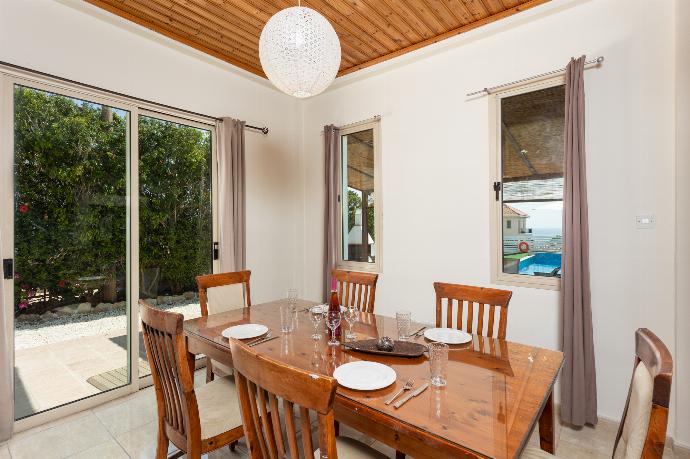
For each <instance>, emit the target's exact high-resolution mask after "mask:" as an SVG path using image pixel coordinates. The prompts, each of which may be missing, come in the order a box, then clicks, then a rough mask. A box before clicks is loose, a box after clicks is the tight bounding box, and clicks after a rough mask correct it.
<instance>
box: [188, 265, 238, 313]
mask: <svg viewBox="0 0 690 459" xmlns="http://www.w3.org/2000/svg"><path fill="white" fill-rule="evenodd" d="M251 275H252V272H251V271H237V272H231V273H219V274H207V275H204V276H197V278H196V284H197V286H198V287H199V304H200V305H201V315H203V316H207V315H208V289H210V288H214V287H224V286H226V285H234V284H242V286H243V288H244V303H245V305H246V306H247V307H249V306H251V305H252V301H251V292H250V289H249V278H250V277H251Z"/></svg>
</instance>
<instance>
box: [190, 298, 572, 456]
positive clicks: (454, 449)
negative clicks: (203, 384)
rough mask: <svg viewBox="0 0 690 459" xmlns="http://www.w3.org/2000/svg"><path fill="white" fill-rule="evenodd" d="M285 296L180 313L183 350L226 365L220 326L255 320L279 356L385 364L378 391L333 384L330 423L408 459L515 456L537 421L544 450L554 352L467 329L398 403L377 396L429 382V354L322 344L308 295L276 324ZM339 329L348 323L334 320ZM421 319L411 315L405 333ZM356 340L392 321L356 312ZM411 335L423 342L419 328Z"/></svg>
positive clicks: (379, 332) (388, 329)
mask: <svg viewBox="0 0 690 459" xmlns="http://www.w3.org/2000/svg"><path fill="white" fill-rule="evenodd" d="M284 301H287V300H280V301H273V302H269V303H264V304H259V305H254V306H251V307H249V308H243V309H236V310H233V311H228V312H223V313H219V314H213V315H209V316H206V317H200V318H197V319H190V320H186V321H185V323H184V333H185V337H186V340H187V349H188V352H190V353H191V354H205V355H207V356H209V357H211V358H212V359H214V360H218V361H220V362H222V363H224V364H226V365H229V366H232V355H231V353H230V346H229V342H228V340H227V338H224V337H223V336H222V331H223V330H224V329H226V328H228V327H230V326H232V325H238V324H243V323H259V324H264V325H266V326H268V328H269V330H270V332H271V333H272V334H274V335H277V336H279V338H277V339H273V340H271V341H267V342H265V343H262V344H259V345H257V346H255V347H254V349H255V350H256V351H258V352H261V353H263V354H265V355H268V356H270V357H272V358H274V359H278V360H280V361H282V362H285V363H287V364H290V365H293V366H296V367H299V368H302V369H306V370H309V371H313V372H316V373H319V374H326V375H332V373H333V371H334V370H335V369H336V368H337V367H338V366H340V365H342V364H344V363H347V362H354V361H358V360H368V361H374V362H380V363H383V364H385V365H388V366H390V367H391V368H393V369H394V370H395V372H396V374H397V381H396V382H395V383H394V384H393V385H391V386H389V387H386V388H384V389H380V390H374V391H356V390H351V389H347V388H345V387H343V386H339V387H338V390H337V393H336V398H335V402H334V411H335V418H336V420H337V421H338V422H340V423H342V424H345V425H347V426H349V427H351V428H353V429H355V430H358V431H360V432H362V433H364V434H366V435H368V436H369V437H371V438H374V439H376V440H378V441H380V442H382V443H384V444H386V445H388V446H390V447H392V448H394V449H396V450H397V451H400V452H402V453H405V454H407V455H408V456H410V457H412V458H417V459H422V458H429V459H441V458H462V457H493V458H500V459H503V458H515V457H519V456H520V453H521V451H522V449H523V448H524V447H525V444H526V443H527V441H528V439H529V437H530V435H531V433H532V430H533V429H534V428H535V426H537V425H538V429H539V437H540V445H541V448H542V449H544V450H546V451H548V452H551V453H553V452H554V446H555V442H554V410H553V387H554V382H555V380H556V377H557V375H558V372H559V371H560V369H561V366H562V364H563V354H562V353H561V352H558V351H553V350H548V349H542V348H538V347H534V346H530V345H525V344H518V343H513V342H510V341H506V340H500V339H495V338H486V337H482V336H476V335H473V337H472V342H471V343H468V344H465V345H455V346H450V351H449V353H448V365H447V385H446V386H445V387H440V388H439V387H435V386H429V388H428V389H427V390H425V391H424V392H422V393H421V394H420V395H419V396H417V397H414V398H412V399H411V400H410V401H408V402H407V403H405V404H404V405H403V406H402V407H400V408H399V409H396V408H394V406H393V404H391V405H386V404H385V400H386V399H387V398H388V397H390V395H392V394H393V393H394V392H396V391H397V390H398V389H400V388H401V387H402V386H403V385H404V383H405V381H407V380H408V379H409V378H414V379H415V388H417V387H419V386H420V385H421V384H423V383H424V382H428V380H429V371H430V369H429V360H428V357H427V356H426V355H423V356H421V357H414V358H408V357H394V356H388V355H375V354H366V353H362V352H359V351H353V350H347V349H345V348H344V347H343V346H329V345H328V343H327V341H328V340H327V337H326V331H325V328H323V327H324V324H323V321H322V323H321V328H322V332H323V334H324V337H323V338H322V339H320V340H318V341H316V340H313V339H312V334H313V333H314V327H313V325H312V322H311V320H310V317H309V312H308V309H309V308H310V307H311V306H313V305H316V304H317V303H314V302H309V301H304V300H298V301H297V305H296V311H297V312H296V313H295V315H296V318H295V320H296V328H295V330H294V331H293V332H291V333H281V331H280V314H279V307H280V304H281V303H283V302H284ZM342 326H343V336H345V328H346V327H347V326H348V325H347V323H346V322H345V321H343V323H342ZM421 326H422V324H417V323H413V324H412V331H415V330H417V329H418V328H419V327H421ZM353 331H354V332H355V333H356V335H357V339H367V338H379V337H383V336H389V337H391V338H393V339H396V337H397V326H396V321H395V319H393V318H390V317H386V316H382V315H379V314H371V313H365V312H361V313H359V317H358V320H357V322H356V323H355V324H354V325H353ZM413 341H416V342H420V343H425V342H427V341H426V339H425V338H424V337H423V336H421V337H417V338H413Z"/></svg>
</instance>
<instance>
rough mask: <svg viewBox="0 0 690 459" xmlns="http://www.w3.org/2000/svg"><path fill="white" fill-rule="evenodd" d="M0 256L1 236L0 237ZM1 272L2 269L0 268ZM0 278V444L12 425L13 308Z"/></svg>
mask: <svg viewBox="0 0 690 459" xmlns="http://www.w3.org/2000/svg"><path fill="white" fill-rule="evenodd" d="M0 254H3V255H4V254H5V252H3V251H2V235H0ZM0 271H2V268H0ZM9 282H11V281H5V280H3V279H2V278H1V276H0V443H2V442H3V441H5V440H8V439H9V438H10V437H11V436H12V424H13V423H14V344H13V343H12V339H13V336H14V323H13V317H12V316H13V313H12V311H13V308H9V307H8V306H9V305H6V304H5V292H4V289H3V287H4V284H6V283H9Z"/></svg>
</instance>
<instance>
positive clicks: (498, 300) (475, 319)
mask: <svg viewBox="0 0 690 459" xmlns="http://www.w3.org/2000/svg"><path fill="white" fill-rule="evenodd" d="M434 289H435V290H436V326H437V327H442V325H441V323H442V321H443V300H444V299H445V300H446V308H445V310H446V327H448V328H457V329H459V330H464V331H466V332H467V333H475V334H477V335H482V336H488V337H494V336H495V337H498V338H500V339H505V337H506V327H507V326H508V303H510V298H511V297H512V296H513V292H511V291H510V290H499V289H495V288H485V287H473V286H470V285H460V284H445V283H442V282H434ZM465 303H467V308H466V309H465ZM455 305H457V307H455ZM497 314H498V316H499V317H498V322H497V321H496V315H497ZM453 317H455V321H454V320H453ZM475 324H476V325H475ZM496 328H498V330H496Z"/></svg>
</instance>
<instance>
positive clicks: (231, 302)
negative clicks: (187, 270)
mask: <svg viewBox="0 0 690 459" xmlns="http://www.w3.org/2000/svg"><path fill="white" fill-rule="evenodd" d="M251 275H252V272H251V271H237V272H232V273H220V274H208V275H205V276H197V278H196V284H197V287H198V288H199V305H200V306H201V315H202V316H208V315H209V314H218V313H220V312H226V311H232V310H234V309H242V308H245V307H247V308H248V307H250V306H251V305H252V301H251V291H250V288H249V278H250V277H251ZM231 374H232V368H230V367H228V366H227V365H225V364H223V363H221V362H218V361H216V360H212V359H210V358H208V357H206V381H207V382H209V381H213V379H214V376H215V375H217V376H221V377H223V376H228V375H231Z"/></svg>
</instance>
